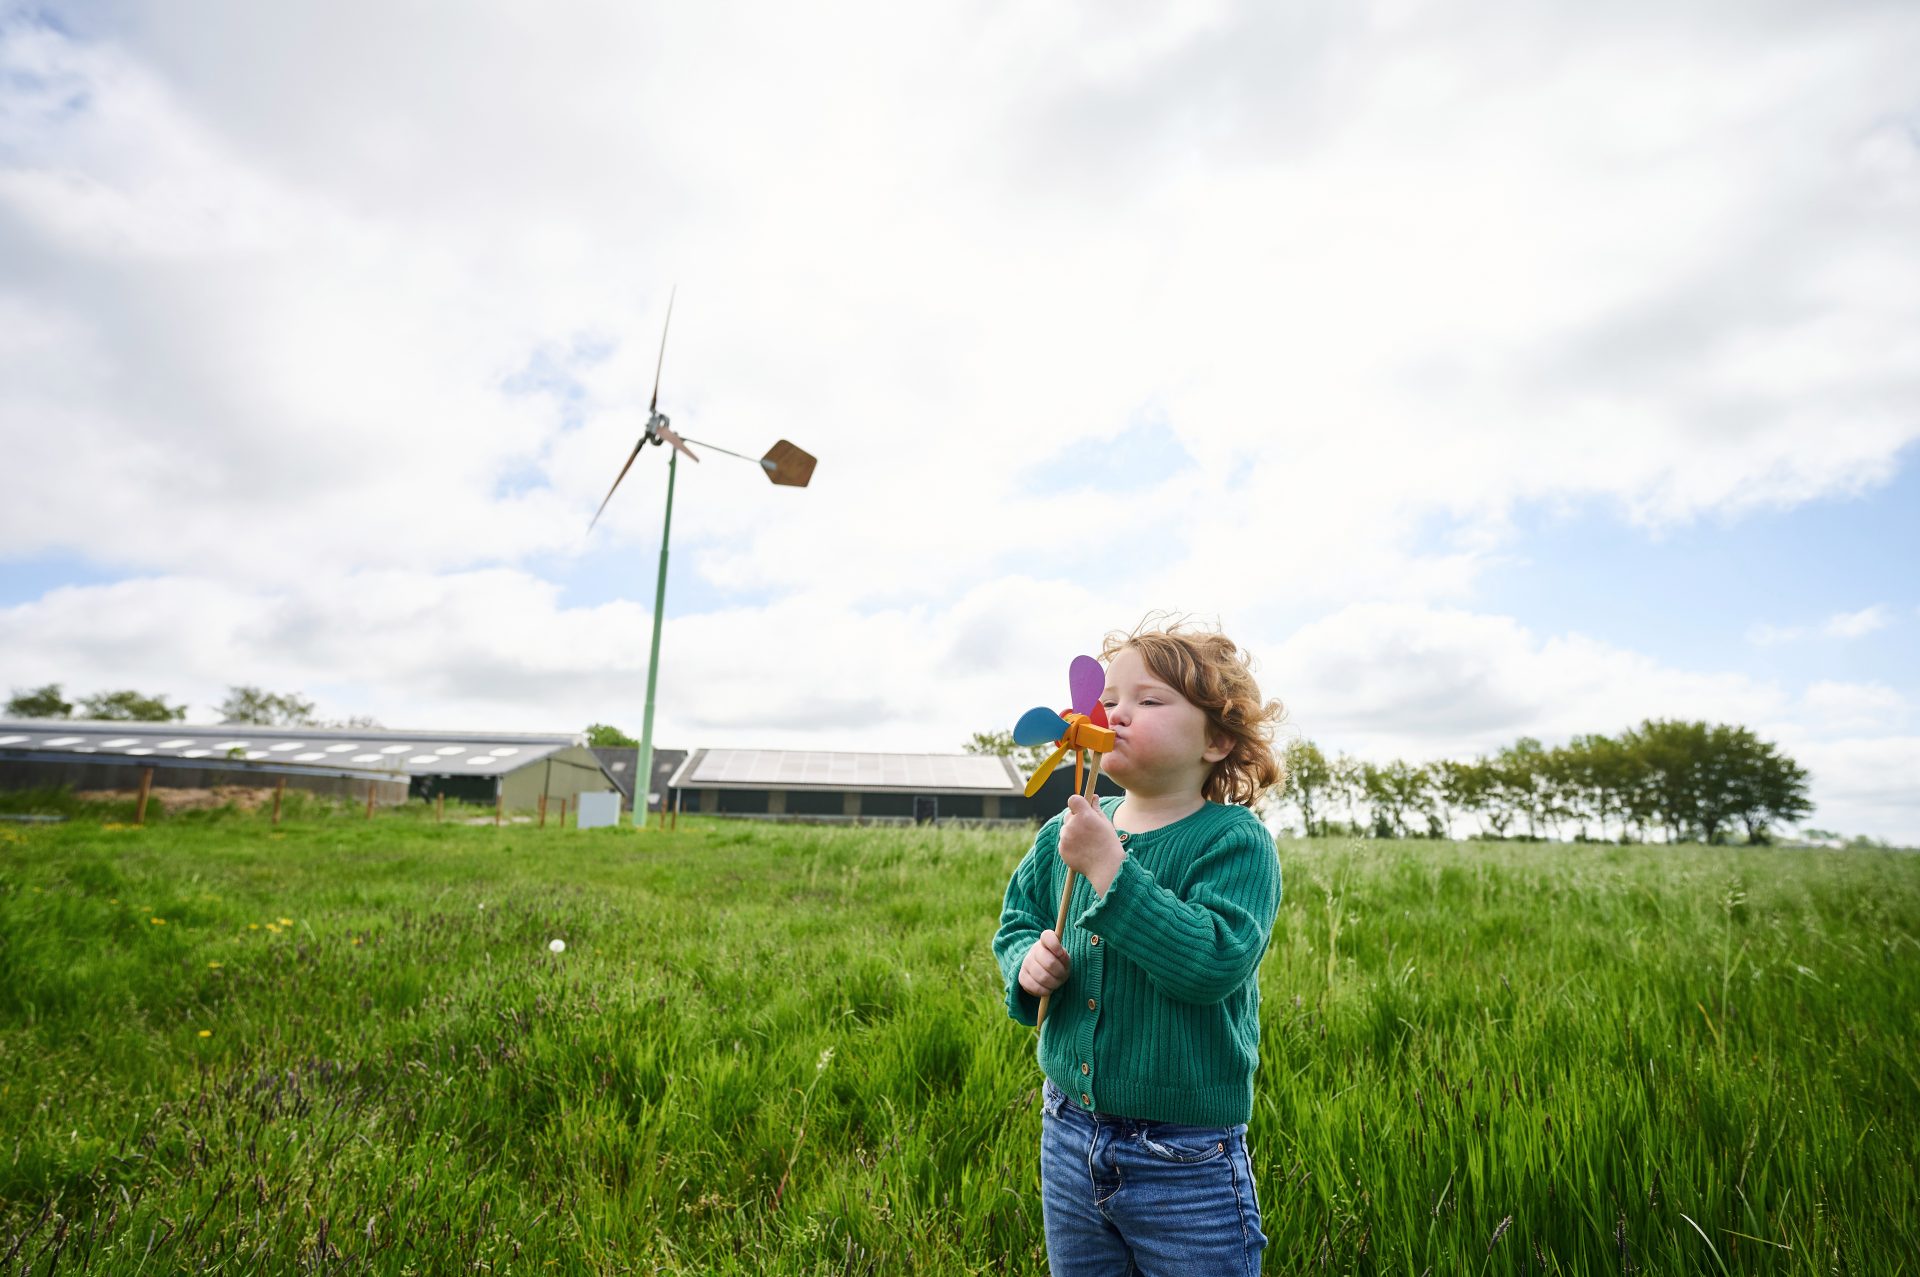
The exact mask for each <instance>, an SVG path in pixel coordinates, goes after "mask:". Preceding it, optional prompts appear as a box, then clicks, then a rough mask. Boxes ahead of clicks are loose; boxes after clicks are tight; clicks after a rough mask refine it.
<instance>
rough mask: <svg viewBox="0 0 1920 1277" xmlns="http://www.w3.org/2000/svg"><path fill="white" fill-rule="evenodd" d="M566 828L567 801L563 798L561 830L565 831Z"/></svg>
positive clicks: (561, 803)
mask: <svg viewBox="0 0 1920 1277" xmlns="http://www.w3.org/2000/svg"><path fill="white" fill-rule="evenodd" d="M566 827H567V800H566V799H564V798H562V799H561V800H560V828H562V829H565V828H566Z"/></svg>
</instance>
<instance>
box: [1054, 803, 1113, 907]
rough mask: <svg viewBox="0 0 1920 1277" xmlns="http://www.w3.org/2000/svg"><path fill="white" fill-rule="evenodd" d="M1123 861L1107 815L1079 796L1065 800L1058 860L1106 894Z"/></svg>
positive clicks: (1095, 888)
mask: <svg viewBox="0 0 1920 1277" xmlns="http://www.w3.org/2000/svg"><path fill="white" fill-rule="evenodd" d="M1126 858H1127V853H1126V851H1125V850H1124V849H1123V848H1122V847H1121V846H1120V835H1118V834H1116V833H1114V832H1113V824H1112V822H1110V821H1109V820H1108V819H1107V817H1106V814H1105V813H1104V812H1102V811H1101V810H1100V809H1099V808H1098V807H1095V806H1094V805H1093V804H1092V803H1090V802H1088V801H1087V800H1086V799H1085V798H1082V797H1081V796H1080V795H1079V794H1075V795H1074V796H1073V797H1071V798H1069V799H1067V819H1066V822H1065V823H1064V824H1062V825H1061V826H1060V859H1062V860H1064V861H1066V862H1067V864H1068V866H1069V867H1070V868H1072V869H1073V870H1074V871H1075V872H1077V873H1080V874H1083V875H1084V876H1085V877H1086V880H1087V881H1088V882H1089V883H1091V884H1092V885H1093V889H1094V890H1095V891H1097V892H1099V893H1100V894H1101V895H1105V894H1106V893H1107V888H1108V887H1109V886H1111V885H1113V878H1114V875H1115V874H1117V873H1119V872H1120V862H1121V861H1123V860H1125V859H1126Z"/></svg>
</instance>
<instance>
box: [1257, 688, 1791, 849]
mask: <svg viewBox="0 0 1920 1277" xmlns="http://www.w3.org/2000/svg"><path fill="white" fill-rule="evenodd" d="M1285 763H1286V771H1287V777H1286V781H1285V783H1284V788H1283V789H1282V790H1281V791H1280V793H1279V796H1278V797H1279V801H1280V802H1281V803H1282V804H1283V806H1284V808H1285V809H1291V811H1292V812H1294V813H1295V814H1297V815H1298V816H1299V819H1300V826H1301V828H1302V829H1303V830H1304V831H1305V832H1306V833H1308V834H1310V835H1311V834H1331V833H1351V834H1358V835H1362V836H1371V837H1378V838H1409V837H1433V838H1447V837H1451V836H1453V834H1452V831H1453V828H1454V824H1455V822H1456V821H1457V820H1463V819H1464V820H1471V821H1472V822H1474V823H1476V824H1477V825H1478V831H1477V832H1478V836H1480V837H1482V838H1509V837H1519V836H1525V837H1529V838H1555V839H1564V838H1569V837H1571V838H1575V839H1597V840H1602V841H1611V840H1615V839H1618V840H1619V841H1622V842H1627V841H1637V842H1645V841H1648V840H1649V839H1650V838H1652V837H1653V836H1654V835H1656V834H1657V835H1659V836H1660V837H1662V838H1664V839H1665V840H1666V841H1667V842H1685V841H1698V842H1707V843H1717V842H1724V841H1725V840H1726V839H1727V837H1728V836H1729V835H1730V834H1732V833H1734V832H1735V831H1739V832H1742V833H1744V834H1745V836H1746V839H1747V841H1749V842H1755V843H1764V842H1768V841H1771V838H1772V835H1773V832H1774V831H1775V830H1777V829H1779V828H1781V827H1782V826H1785V825H1786V824H1788V823H1789V822H1793V821H1798V820H1800V819H1802V818H1804V817H1806V816H1807V815H1809V814H1811V813H1812V811H1813V803H1812V802H1811V801H1810V800H1809V798H1808V797H1807V772H1806V769H1805V768H1804V767H1801V766H1800V765H1799V764H1798V763H1796V762H1795V761H1794V760H1793V759H1792V758H1790V757H1789V756H1787V755H1786V754H1785V753H1783V752H1782V751H1781V750H1780V748H1779V747H1778V746H1777V745H1775V744H1773V743H1772V742H1770V741H1764V740H1761V739H1760V738H1759V737H1758V736H1756V735H1755V734H1754V733H1753V732H1752V731H1750V730H1748V729H1747V728H1744V727H1738V726H1734V725H1730V724H1725V723H1704V722H1685V721H1680V720H1668V719H1648V720H1646V721H1644V722H1642V723H1641V724H1640V725H1639V726H1637V727H1632V728H1629V729H1627V730H1626V731H1623V732H1621V733H1620V734H1619V735H1618V736H1605V735H1600V734H1593V735H1587V736H1575V737H1574V738H1573V739H1572V740H1570V741H1568V742H1567V743H1566V744H1565V745H1560V746H1556V747H1554V748H1551V749H1549V748H1547V747H1546V746H1543V745H1542V744H1541V743H1540V742H1539V741H1537V740H1535V739H1533V738H1532V737H1522V738H1521V739H1520V740H1518V741H1516V742H1514V743H1513V744H1512V745H1509V746H1507V747H1506V748H1504V749H1501V750H1498V751H1496V752H1495V753H1493V754H1491V755H1486V756H1482V757H1480V758H1476V759H1472V760H1470V761H1460V760H1455V759H1442V760H1440V761H1437V762H1430V763H1408V762H1402V761H1394V762H1388V763H1372V762H1368V761H1366V760H1364V759H1356V758H1349V757H1347V756H1346V755H1344V754H1340V755H1336V756H1334V757H1332V758H1329V757H1327V755H1326V754H1325V753H1324V752H1322V751H1321V749H1320V748H1319V747H1318V746H1317V745H1315V744H1314V743H1313V742H1312V741H1309V740H1295V741H1291V742H1289V743H1288V745H1287V746H1286V749H1285Z"/></svg>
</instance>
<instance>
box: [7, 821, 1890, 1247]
mask: <svg viewBox="0 0 1920 1277" xmlns="http://www.w3.org/2000/svg"><path fill="white" fill-rule="evenodd" d="M1025 847H1026V843H1025V840H1024V839H1023V838H1021V837H1018V836H1016V835H1012V834H1008V833H1005V832H985V831H977V830H950V829H938V830H935V829H917V830H902V829H834V828H823V827H799V826H768V825H758V824H750V823H744V822H742V823H726V822H719V821H702V820H692V821H683V823H682V825H681V827H680V829H679V831H678V832H676V833H673V834H657V833H646V834H641V833H635V832H634V831H631V830H622V831H593V832H590V833H581V832H578V831H573V830H568V831H564V832H562V831H558V830H555V829H551V828H550V829H547V830H544V831H540V830H535V829H532V828H528V827H524V826H522V827H514V828H509V829H505V830H495V829H492V828H486V827H482V828H473V827H468V826H463V825H454V824H447V825H440V826H436V825H435V824H433V823H432V822H431V820H430V819H428V818H424V817H423V816H422V814H421V813H419V812H417V811H416V812H412V813H387V814H383V815H382V816H381V817H380V818H378V819H376V820H374V821H371V822H368V821H365V820H361V819H358V818H357V815H356V814H354V813H351V812H348V813H333V814H329V812H328V810H327V809H325V808H323V807H318V806H307V807H303V808H301V809H300V811H299V812H298V813H297V814H296V816H295V818H294V819H291V820H290V821H289V822H288V823H286V824H285V825H283V826H282V827H281V828H280V829H279V830H274V829H272V828H271V827H270V826H269V825H268V823H267V821H266V819H265V818H264V817H258V816H237V815H232V814H225V815H222V814H212V815H206V816H199V817H175V818H170V819H162V820H159V821H157V822H156V823H154V824H153V825H151V826H149V827H147V828H127V827H118V826H116V825H115V824H113V823H111V822H107V821H102V820H101V819H99V818H98V817H97V816H93V817H88V816H85V815H83V816H82V817H81V818H78V819H75V820H73V821H70V822H69V823H66V824H63V825H56V826H34V827H20V826H0V1121H3V1122H4V1126H3V1127H0V1130H3V1131H4V1142H0V1256H4V1262H0V1272H6V1273H14V1272H34V1273H45V1272H50V1271H53V1270H54V1269H55V1267H56V1266H57V1267H58V1268H59V1269H60V1270H62V1271H74V1272H79V1271H89V1272H126V1273H132V1272H146V1273H161V1272H180V1271H189V1270H190V1271H194V1272H200V1271H206V1272H226V1273H235V1272H288V1271H295V1270H300V1269H314V1270H320V1269H336V1268H337V1269H341V1270H347V1271H370V1272H381V1273H405V1272H417V1273H435V1272H453V1271H463V1270H477V1271H486V1272H526V1273H548V1272H573V1271H580V1272H656V1271H657V1272H673V1273H709V1272H720V1273H735V1272H737V1273H816V1272H817V1273H829V1272H834V1273H837V1272H858V1273H866V1272H872V1273H889V1274H890V1273H912V1272H924V1273H987V1272H992V1273H1038V1272H1044V1271H1045V1262H1044V1251H1043V1248H1042V1234H1041V1221H1040V1207H1039V1198H1038V1192H1037V1188H1038V1186H1037V1182H1036V1174H1037V1172H1036V1162H1037V1158H1036V1144H1037V1139H1038V1129H1039V1116H1038V1111H1037V1097H1036V1088H1037V1085H1038V1080H1039V1079H1038V1072H1037V1069H1036V1066H1035V1064H1034V1061H1033V1041H1032V1037H1031V1031H1030V1030H1025V1029H1022V1028H1020V1027H1018V1026H1017V1025H1015V1024H1013V1023H1012V1022H1011V1021H1009V1020H1008V1019H1007V1018H1006V1016H1005V1012H1004V1009H1003V1007H1002V1003H1001V990H1000V977H999V973H998V971H997V970H996V968H995V966H994V963H993V959H992V955H991V953H990V951H989V948H988V942H989V939H990V937H991V935H992V933H993V930H994V927H995V924H996V921H997V916H998V910H999V905H1000V897H1001V892H1002V889H1003V888H1004V885H1005V882H1006V878H1007V875H1008V873H1009V872H1010V870H1011V869H1012V867H1013V865H1014V863H1015V862H1016V861H1017V860H1018V858H1019V857H1020V856H1021V854H1022V853H1023V852H1024V850H1025ZM1281 854H1282V860H1283V867H1284V872H1285V879H1286V899H1285V902H1284V903H1283V905H1282V908H1281V914H1280V918H1279V922H1278V924H1277V927H1276V930H1275V935H1274V942H1273V947H1272V949H1271V950H1270V951H1269V953H1268V955H1267V959H1266V962H1265V965H1264V967H1263V968H1262V989H1263V996H1264V1005H1263V1012H1262V1016H1263V1033H1264V1059H1263V1064H1262V1068H1261V1072H1260V1075H1259V1079H1258V1089H1257V1100H1256V1112H1255V1114H1254V1117H1253V1122H1252V1129H1251V1132H1250V1137H1249V1138H1250V1140H1251V1144H1252V1150H1253V1155H1254V1162H1255V1166H1256V1168H1257V1170H1258V1173H1259V1182H1258V1188H1259V1194H1260V1198H1261V1202H1262V1205H1263V1209H1264V1212H1265V1224H1266V1230H1267V1232H1268V1234H1269V1235H1270V1237H1271V1238H1272V1246H1271V1248H1270V1250H1269V1251H1268V1265H1267V1269H1268V1271H1269V1272H1275V1273H1279V1272H1296V1271H1307V1270H1311V1271H1314V1272H1321V1271H1326V1272H1338V1273H1374V1272H1380V1273H1405V1274H1408V1275H1409V1277H1419V1275H1420V1274H1422V1273H1425V1272H1428V1271H1429V1270H1430V1271H1431V1272H1432V1273H1434V1274H1454V1273H1525V1272H1534V1271H1545V1272H1555V1273H1595V1274H1598V1273H1608V1274H1622V1273H1647V1274H1656V1273H1678V1272H1702V1273H1720V1272H1726V1273H1733V1272H1767V1273H1902V1272H1909V1273H1911V1272H1916V1271H1920V1268H1917V1267H1916V1261H1915V1259H1914V1256H1915V1255H1916V1254H1920V1248H1917V1247H1916V1245H1915V1239H1916V1238H1920V1168H1916V1165H1915V1163H1916V1148H1915V1145H1916V1138H1917V1137H1920V1072H1917V1070H1920V1064H1916V1061H1917V1060H1920V857H1915V856H1912V855H1906V854H1899V853H1879V852H1861V853H1856V852H1849V853H1824V852H1822V853H1808V852H1787V851H1772V850H1768V849H1741V848H1711V849H1709V848H1701V847H1685V848H1680V849H1675V850H1669V849H1664V848H1643V847H1632V848H1621V847H1601V846H1577V847H1567V846H1541V845H1517V844H1497V845H1488V844H1443V843H1442V844H1436V843H1420V842H1408V843H1353V842H1346V841H1327V842H1321V843H1314V844H1310V845H1309V844H1301V843H1284V844H1283V845H1282V852H1281ZM555 938H560V939H563V940H565V942H566V945H567V948H566V951H565V952H564V953H560V954H555V953H553V952H550V950H549V947H548V943H549V941H551V940H553V939H555Z"/></svg>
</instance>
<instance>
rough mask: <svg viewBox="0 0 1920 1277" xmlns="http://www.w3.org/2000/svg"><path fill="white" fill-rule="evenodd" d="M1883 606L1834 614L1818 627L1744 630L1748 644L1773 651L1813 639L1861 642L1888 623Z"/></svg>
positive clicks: (1762, 624) (1760, 626) (1764, 624)
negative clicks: (1860, 640) (1781, 645)
mask: <svg viewBox="0 0 1920 1277" xmlns="http://www.w3.org/2000/svg"><path fill="white" fill-rule="evenodd" d="M1890 621H1891V618H1890V617H1889V616H1888V615H1887V608H1886V605H1885V604H1882V603H1875V604H1874V605H1873V606H1872V607H1864V608H1861V609H1860V610H1859V611H1858V612H1835V613H1834V614H1833V615H1832V616H1829V617H1828V618H1827V619H1826V620H1825V621H1823V622H1821V623H1820V624H1818V625H1773V624H1770V623H1768V622H1764V621H1763V622H1757V623H1755V624H1754V625H1753V626H1751V627H1749V628H1748V630H1747V641H1748V642H1749V643H1752V644H1754V645H1755V646H1757V647H1772V646H1775V645H1777V644H1781V643H1794V642H1798V641H1799V640H1801V639H1804V638H1809V637H1811V636H1813V635H1816V634H1817V635H1824V636H1825V637H1827V638H1839V639H1856V638H1864V637H1865V636H1866V635H1868V634H1872V633H1873V632H1874V631H1876V630H1883V629H1885V628H1886V627H1887V625H1888V624H1889V623H1890Z"/></svg>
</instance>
